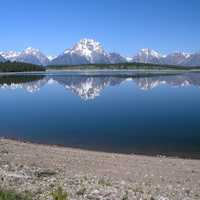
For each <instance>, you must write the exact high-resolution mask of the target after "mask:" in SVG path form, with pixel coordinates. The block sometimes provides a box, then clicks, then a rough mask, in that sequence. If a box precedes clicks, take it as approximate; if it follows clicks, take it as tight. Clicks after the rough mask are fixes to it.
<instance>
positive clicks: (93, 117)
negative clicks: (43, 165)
mask: <svg viewBox="0 0 200 200" xmlns="http://www.w3.org/2000/svg"><path fill="white" fill-rule="evenodd" d="M0 100H1V104H0V110H1V115H0V137H7V138H14V139H20V140H27V141H31V142H36V143H46V144H58V145H64V146H68V147H76V148H83V149H89V150H96V151H105V152H119V153H137V154H147V155H158V154H159V155H160V154H161V155H168V156H180V157H189V158H200V123H199V119H200V103H199V102H200V73H182V74H173V75H170V74H168V75H163V74H162V75H159V74H157V75H155V74H154V75H152V74H134V73H132V74H129V73H125V74H124V73H122V74H116V73H114V74H112V73H111V72H109V74H106V73H103V74H101V73H100V72H99V73H98V74H95V73H92V74H90V73H67V72H66V73H53V72H51V73H44V74H26V75H23V74H18V75H15V74H13V75H1V76H0Z"/></svg>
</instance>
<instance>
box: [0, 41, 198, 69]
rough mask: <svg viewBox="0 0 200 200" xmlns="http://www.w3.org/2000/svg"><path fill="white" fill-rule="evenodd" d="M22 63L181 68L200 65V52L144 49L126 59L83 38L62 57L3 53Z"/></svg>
mask: <svg viewBox="0 0 200 200" xmlns="http://www.w3.org/2000/svg"><path fill="white" fill-rule="evenodd" d="M6 60H9V61H12V62H13V61H18V62H25V63H31V64H37V65H43V66H47V65H81V64H117V63H125V62H138V63H152V64H169V65H180V66H188V67H189V66H200V53H193V54H188V53H184V52H175V53H171V54H168V55H162V54H160V53H159V52H157V51H154V50H152V49H148V48H146V49H141V50H140V51H139V52H138V53H137V54H136V55H133V56H130V57H127V58H126V57H123V56H122V55H120V54H118V53H115V52H112V53H109V52H107V51H106V50H105V49H104V48H103V46H102V45H101V44H100V43H99V42H97V41H95V40H93V39H82V40H80V41H79V42H78V43H76V44H75V45H74V46H73V47H72V48H69V49H66V50H65V51H64V52H63V53H61V54H60V55H58V56H46V55H45V54H44V53H42V52H41V51H40V50H39V49H34V48H31V47H29V48H27V49H25V50H23V51H22V52H16V51H7V52H0V62H5V61H6Z"/></svg>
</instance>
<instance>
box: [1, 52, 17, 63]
mask: <svg viewBox="0 0 200 200" xmlns="http://www.w3.org/2000/svg"><path fill="white" fill-rule="evenodd" d="M0 55H1V56H3V57H4V58H5V59H6V60H10V61H15V60H16V58H17V57H18V56H19V55H20V52H17V51H4V52H3V51H2V52H0Z"/></svg>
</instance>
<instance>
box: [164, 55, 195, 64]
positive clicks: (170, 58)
mask: <svg viewBox="0 0 200 200" xmlns="http://www.w3.org/2000/svg"><path fill="white" fill-rule="evenodd" d="M190 56H191V55H190V54H187V53H182V52H176V53H171V54H168V55H167V56H165V57H163V59H162V60H163V64H168V65H184V62H185V61H186V60H187V59H189V58H190Z"/></svg>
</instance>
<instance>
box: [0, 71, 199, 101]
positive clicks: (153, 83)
mask: <svg viewBox="0 0 200 200" xmlns="http://www.w3.org/2000/svg"><path fill="white" fill-rule="evenodd" d="M124 81H133V82H134V83H135V84H136V85H137V86H138V87H139V88H140V89H142V90H151V89H153V88H156V87H158V86H160V85H164V84H167V85H169V86H171V87H185V86H197V87H200V74H199V73H184V74H179V75H157V76H147V77H145V75H144V76H142V77H138V76H127V75H126V76H123V75H120V76H115V75H113V76H111V75H109V76H106V75H102V76H96V75H83V74H81V75H67V74H64V75H56V74H49V75H48V74H47V75H9V76H8V75H7V76H0V88H1V89H12V90H13V89H17V88H23V89H25V90H26V91H27V92H31V93H33V92H37V91H39V90H40V89H41V88H42V87H43V86H45V85H46V84H60V85H62V86H63V87H64V88H65V89H66V90H69V91H71V92H72V93H73V94H75V95H77V96H79V97H80V98H81V99H83V100H91V99H95V98H96V97H98V96H100V94H101V92H102V91H103V90H104V89H105V88H106V87H108V86H115V85H120V84H121V83H122V82H124Z"/></svg>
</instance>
